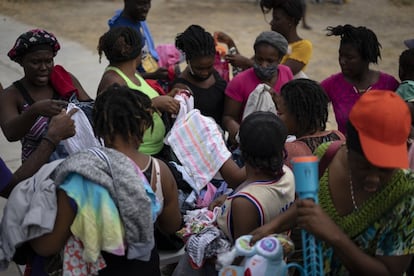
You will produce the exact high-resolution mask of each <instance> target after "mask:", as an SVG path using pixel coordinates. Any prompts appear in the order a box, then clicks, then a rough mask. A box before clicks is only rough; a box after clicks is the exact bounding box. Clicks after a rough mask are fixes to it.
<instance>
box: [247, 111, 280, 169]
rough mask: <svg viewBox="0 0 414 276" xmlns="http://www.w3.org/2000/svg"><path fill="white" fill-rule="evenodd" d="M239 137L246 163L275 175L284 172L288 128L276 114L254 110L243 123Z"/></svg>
mask: <svg viewBox="0 0 414 276" xmlns="http://www.w3.org/2000/svg"><path fill="white" fill-rule="evenodd" d="M239 137H240V150H241V152H242V157H243V160H244V161H245V162H246V163H248V164H249V165H250V166H252V167H253V168H257V169H261V170H264V171H268V172H272V173H274V174H275V175H276V174H280V173H282V168H283V162H284V145H285V140H286V137H287V129H286V127H285V125H284V124H283V122H282V121H281V120H280V119H279V117H277V116H276V114H274V113H272V112H267V111H266V112H264V111H257V112H253V113H252V114H250V115H249V116H247V117H246V118H245V119H244V120H243V122H242V123H241V125H240V130H239Z"/></svg>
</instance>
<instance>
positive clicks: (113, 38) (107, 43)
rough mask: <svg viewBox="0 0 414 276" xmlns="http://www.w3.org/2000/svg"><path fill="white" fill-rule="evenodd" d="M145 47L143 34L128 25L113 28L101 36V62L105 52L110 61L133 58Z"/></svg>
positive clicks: (99, 47) (99, 46)
mask: <svg viewBox="0 0 414 276" xmlns="http://www.w3.org/2000/svg"><path fill="white" fill-rule="evenodd" d="M142 47H143V42H142V37H141V34H139V33H138V31H137V30H135V29H134V28H131V27H127V26H117V27H114V28H111V29H110V30H109V31H107V32H106V33H105V34H103V35H102V36H101V37H100V38H99V44H98V53H99V62H101V58H102V53H105V56H106V58H107V59H108V61H109V63H111V64H113V63H114V62H123V61H128V60H132V59H134V58H136V57H138V55H140V54H141V50H142Z"/></svg>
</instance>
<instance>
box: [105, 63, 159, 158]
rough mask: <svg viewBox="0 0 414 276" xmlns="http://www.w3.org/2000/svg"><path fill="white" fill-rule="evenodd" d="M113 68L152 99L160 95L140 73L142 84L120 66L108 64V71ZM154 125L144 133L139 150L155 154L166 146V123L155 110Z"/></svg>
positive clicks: (138, 76)
mask: <svg viewBox="0 0 414 276" xmlns="http://www.w3.org/2000/svg"><path fill="white" fill-rule="evenodd" d="M109 70H112V71H114V72H116V73H117V74H118V75H119V76H120V77H121V78H122V79H123V80H124V81H125V82H126V84H127V86H128V87H129V88H131V89H134V90H139V91H140V92H142V93H144V94H145V95H147V96H148V97H149V98H150V99H153V98H155V97H158V96H159V94H158V93H157V91H155V90H154V89H153V88H152V87H151V86H149V84H148V83H147V82H146V81H145V80H144V79H143V78H142V77H141V76H140V75H139V74H137V73H136V74H135V77H136V78H137V79H138V80H139V82H140V83H141V85H136V84H135V83H134V82H133V81H132V80H130V79H129V78H128V77H127V76H126V75H125V74H124V73H123V72H122V71H121V70H120V69H119V68H117V67H114V66H108V67H107V68H106V71H109ZM152 117H153V121H154V127H153V129H152V131H151V128H149V129H147V130H146V131H145V133H144V137H143V141H142V143H141V146H140V147H139V149H138V150H139V152H142V153H144V154H149V155H154V154H157V153H159V152H160V151H161V150H162V148H163V147H164V136H165V125H164V122H163V121H162V119H161V116H160V114H159V113H157V112H154V114H153V116H152Z"/></svg>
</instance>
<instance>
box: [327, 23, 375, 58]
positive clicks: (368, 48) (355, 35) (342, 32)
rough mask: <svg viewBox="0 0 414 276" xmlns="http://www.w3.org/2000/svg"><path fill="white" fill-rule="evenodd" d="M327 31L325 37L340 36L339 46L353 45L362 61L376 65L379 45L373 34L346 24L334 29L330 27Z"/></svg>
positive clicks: (367, 30) (363, 28) (366, 29)
mask: <svg viewBox="0 0 414 276" xmlns="http://www.w3.org/2000/svg"><path fill="white" fill-rule="evenodd" d="M327 31H328V33H327V36H332V35H334V36H340V37H341V45H343V44H351V45H353V46H354V47H355V48H356V49H357V50H358V52H359V54H360V55H361V57H362V58H363V59H364V60H366V61H368V62H371V63H374V64H377V63H378V59H381V44H380V43H379V41H378V38H377V36H376V35H375V33H374V32H373V31H371V30H370V29H368V28H366V27H363V26H360V27H354V26H352V25H349V24H346V25H343V26H342V25H338V26H336V27H331V26H330V27H328V28H327Z"/></svg>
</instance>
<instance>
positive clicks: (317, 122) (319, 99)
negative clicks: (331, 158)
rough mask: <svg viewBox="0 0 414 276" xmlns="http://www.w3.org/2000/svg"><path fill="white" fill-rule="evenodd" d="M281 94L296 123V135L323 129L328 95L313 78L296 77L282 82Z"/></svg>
mask: <svg viewBox="0 0 414 276" xmlns="http://www.w3.org/2000/svg"><path fill="white" fill-rule="evenodd" d="M280 93H281V96H282V98H283V101H284V104H285V106H286V108H287V110H288V111H289V113H290V114H291V115H292V116H293V117H294V118H295V120H296V122H297V124H298V127H297V129H298V131H300V133H297V136H298V137H301V136H304V135H309V134H313V133H315V132H317V131H320V130H325V128H326V122H327V120H328V102H329V100H328V97H327V96H326V94H325V92H324V90H323V88H322V86H320V85H319V83H317V82H316V81H314V80H310V79H296V80H292V81H290V82H288V83H286V84H284V85H283V86H282V88H281V91H280Z"/></svg>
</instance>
